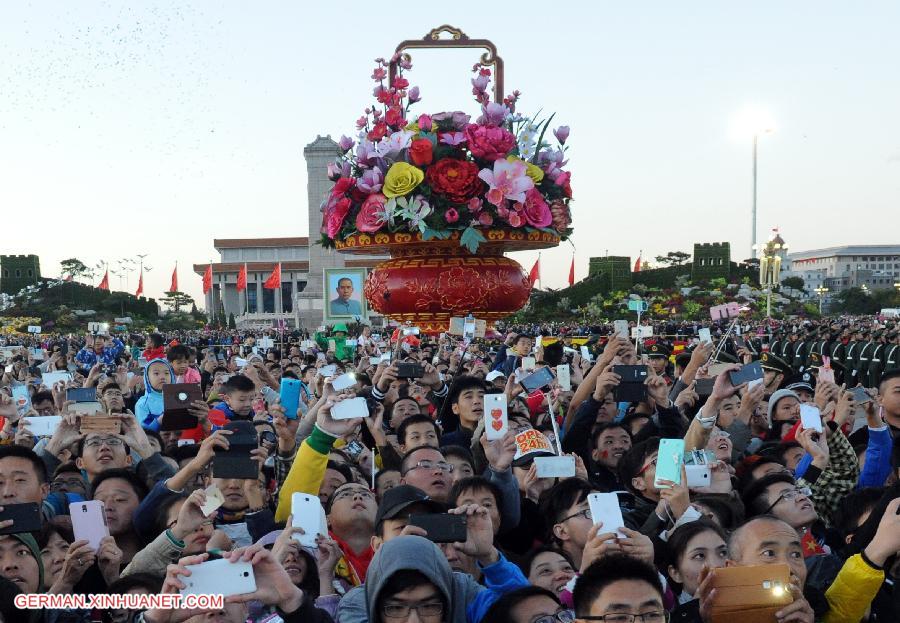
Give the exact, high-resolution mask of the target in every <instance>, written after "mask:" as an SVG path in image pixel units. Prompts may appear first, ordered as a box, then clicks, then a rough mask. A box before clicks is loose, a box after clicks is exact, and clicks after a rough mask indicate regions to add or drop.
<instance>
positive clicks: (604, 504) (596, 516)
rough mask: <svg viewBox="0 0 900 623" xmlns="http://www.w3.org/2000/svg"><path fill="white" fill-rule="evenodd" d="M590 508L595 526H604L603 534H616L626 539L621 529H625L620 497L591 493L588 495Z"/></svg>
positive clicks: (613, 494)
mask: <svg viewBox="0 0 900 623" xmlns="http://www.w3.org/2000/svg"><path fill="white" fill-rule="evenodd" d="M588 506H589V507H590V509H591V517H592V518H593V522H594V525H597V524H598V523H602V524H603V528H601V529H602V530H603V532H616V533H618V535H619V536H620V537H621V538H626V537H625V534H624V533H623V532H621V531H620V530H619V528H624V527H625V520H624V519H622V509H621V508H620V507H619V496H617V495H616V494H615V493H590V494H588Z"/></svg>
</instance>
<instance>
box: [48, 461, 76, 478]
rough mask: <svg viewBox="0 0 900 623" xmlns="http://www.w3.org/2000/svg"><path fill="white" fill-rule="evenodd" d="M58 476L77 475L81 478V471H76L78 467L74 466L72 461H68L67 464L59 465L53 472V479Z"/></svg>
mask: <svg viewBox="0 0 900 623" xmlns="http://www.w3.org/2000/svg"><path fill="white" fill-rule="evenodd" d="M60 474H78V475H79V476H81V470H80V469H78V466H77V465H75V462H74V461H69V462H68V463H60V465H59V466H58V467H57V468H56V469H55V470H53V478H56V477H57V476H59V475H60Z"/></svg>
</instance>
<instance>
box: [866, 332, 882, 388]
mask: <svg viewBox="0 0 900 623" xmlns="http://www.w3.org/2000/svg"><path fill="white" fill-rule="evenodd" d="M872 342H873V346H872V355H871V357H870V358H869V378H868V384H866V387H878V384H879V383H880V382H881V374H882V372H884V363H885V355H886V354H887V353H886V352H885V343H884V331H882V330H878V331H875V332H874V333H873V334H872Z"/></svg>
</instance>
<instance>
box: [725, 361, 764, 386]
mask: <svg viewBox="0 0 900 623" xmlns="http://www.w3.org/2000/svg"><path fill="white" fill-rule="evenodd" d="M762 377H763V371H762V363H760V362H759V361H754V362H752V363H748V364H747V365H746V366H743V367H742V368H741V369H740V370H735V371H734V372H729V373H728V378H729V379H731V384H732V385H734V386H735V387H737V386H738V385H742V384H744V383H749V382H750V381H755V380H757V379H761V378H762Z"/></svg>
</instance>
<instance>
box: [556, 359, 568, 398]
mask: <svg viewBox="0 0 900 623" xmlns="http://www.w3.org/2000/svg"><path fill="white" fill-rule="evenodd" d="M556 382H557V383H558V384H559V388H560V389H561V390H563V391H564V392H569V391H572V377H571V371H570V370H569V364H567V363H564V364H562V365H560V366H556Z"/></svg>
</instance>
